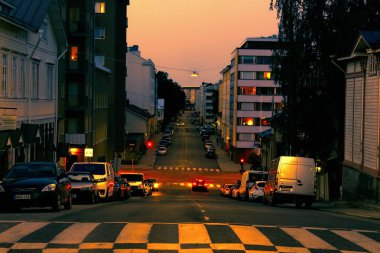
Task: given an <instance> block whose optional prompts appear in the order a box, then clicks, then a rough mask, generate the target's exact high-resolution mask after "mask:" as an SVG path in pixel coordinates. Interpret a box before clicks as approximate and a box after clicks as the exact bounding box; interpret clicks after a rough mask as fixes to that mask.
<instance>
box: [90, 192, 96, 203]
mask: <svg viewBox="0 0 380 253" xmlns="http://www.w3.org/2000/svg"><path fill="white" fill-rule="evenodd" d="M95 199H96V196H95V194H94V193H93V194H91V196H90V199H89V202H90V204H95V201H96V200H95Z"/></svg>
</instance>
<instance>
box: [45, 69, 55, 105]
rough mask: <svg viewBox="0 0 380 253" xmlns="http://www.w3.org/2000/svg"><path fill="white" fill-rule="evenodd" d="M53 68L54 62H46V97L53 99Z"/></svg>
mask: <svg viewBox="0 0 380 253" xmlns="http://www.w3.org/2000/svg"><path fill="white" fill-rule="evenodd" d="M53 70H54V65H53V64H46V99H48V100H52V99H53V98H54V96H53V90H54V89H53V85H54V81H53V73H54V72H53Z"/></svg>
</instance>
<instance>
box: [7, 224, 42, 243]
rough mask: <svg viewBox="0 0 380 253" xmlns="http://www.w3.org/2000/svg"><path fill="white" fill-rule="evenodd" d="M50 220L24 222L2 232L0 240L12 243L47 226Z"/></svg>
mask: <svg viewBox="0 0 380 253" xmlns="http://www.w3.org/2000/svg"><path fill="white" fill-rule="evenodd" d="M47 224H48V222H23V223H20V224H17V225H16V226H14V227H12V228H10V229H8V230H6V231H4V232H2V233H0V242H2V243H12V242H17V241H18V240H20V239H21V238H22V237H24V236H26V235H28V234H30V233H32V232H34V231H36V230H38V229H40V228H42V227H44V226H46V225H47Z"/></svg>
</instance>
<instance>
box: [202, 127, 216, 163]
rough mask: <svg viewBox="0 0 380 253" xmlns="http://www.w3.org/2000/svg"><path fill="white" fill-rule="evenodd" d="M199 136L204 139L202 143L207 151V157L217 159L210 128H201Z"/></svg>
mask: <svg viewBox="0 0 380 253" xmlns="http://www.w3.org/2000/svg"><path fill="white" fill-rule="evenodd" d="M199 134H200V136H201V138H202V142H203V145H204V149H205V157H206V158H211V159H215V158H216V157H217V155H216V151H215V147H214V145H213V143H212V139H211V135H210V130H209V129H208V128H204V127H201V128H199Z"/></svg>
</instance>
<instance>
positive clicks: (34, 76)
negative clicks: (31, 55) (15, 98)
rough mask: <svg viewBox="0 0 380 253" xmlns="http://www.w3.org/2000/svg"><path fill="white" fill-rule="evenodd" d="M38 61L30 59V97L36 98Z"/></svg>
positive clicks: (38, 71) (38, 79)
mask: <svg viewBox="0 0 380 253" xmlns="http://www.w3.org/2000/svg"><path fill="white" fill-rule="evenodd" d="M39 75H40V63H39V62H38V61H35V60H33V61H32V96H31V98H32V99H38V83H39V82H40V76H39Z"/></svg>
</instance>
